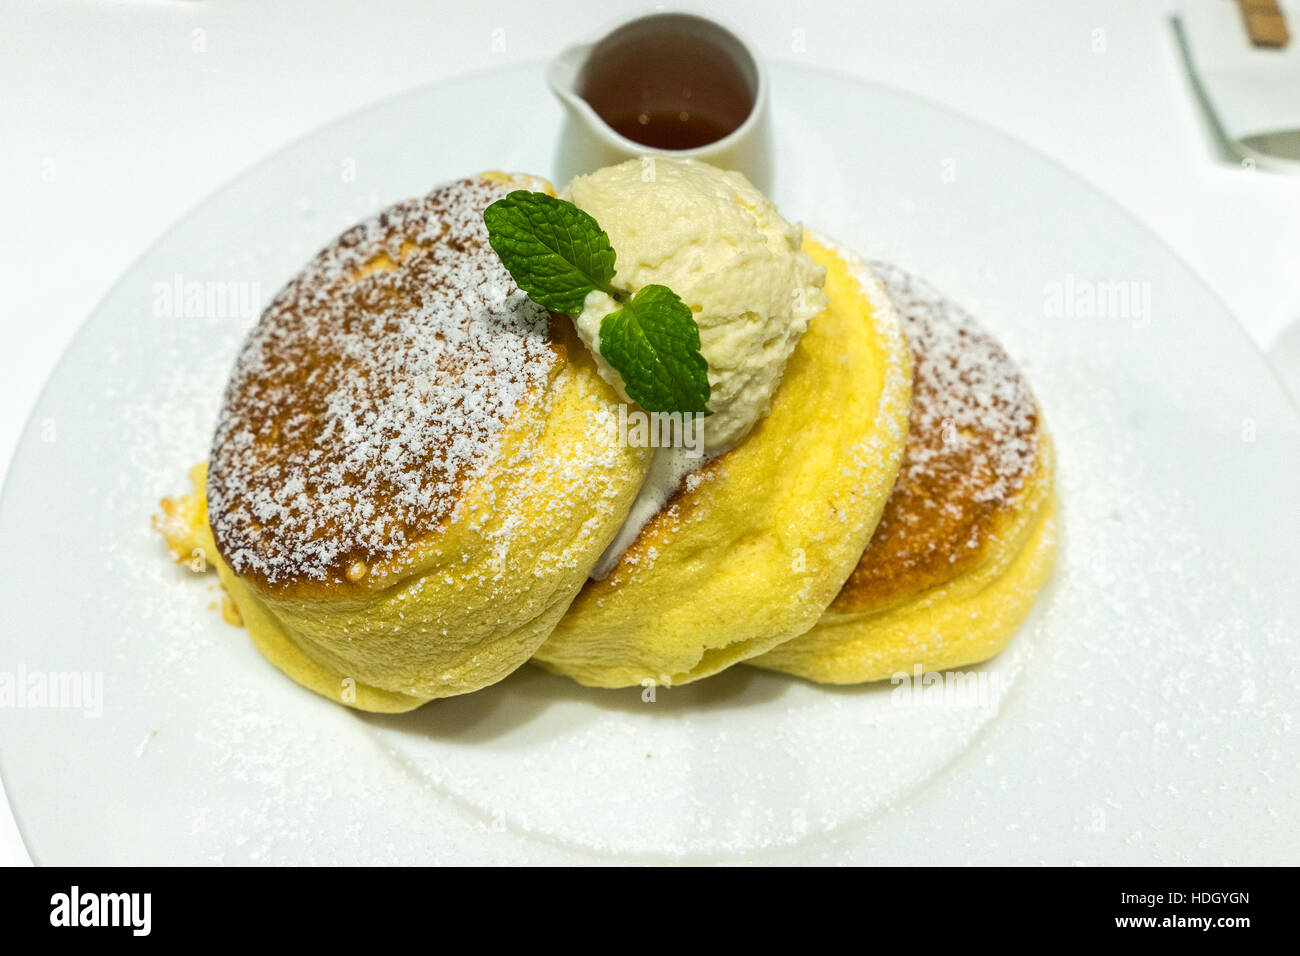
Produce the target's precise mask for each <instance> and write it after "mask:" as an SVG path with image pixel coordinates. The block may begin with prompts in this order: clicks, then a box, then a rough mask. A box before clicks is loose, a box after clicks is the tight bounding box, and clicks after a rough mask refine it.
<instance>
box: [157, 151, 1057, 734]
mask: <svg viewBox="0 0 1300 956" xmlns="http://www.w3.org/2000/svg"><path fill="white" fill-rule="evenodd" d="M517 188H524V189H544V190H545V191H550V187H549V185H547V184H545V183H542V182H541V181H540V180H535V179H531V178H522V177H515V178H511V177H504V176H500V175H497V174H485V175H482V176H477V177H471V178H468V179H465V180H461V181H458V182H455V183H450V184H447V185H445V186H442V187H439V188H437V189H435V190H434V191H433V192H432V193H430V194H429V195H428V196H426V197H423V198H421V199H417V200H411V201H409V202H406V203H401V204H399V205H397V206H394V207H391V208H390V209H388V210H386V211H385V212H383V213H382V214H380V215H379V216H376V217H375V218H373V219H371V220H369V221H367V222H365V223H362V224H360V225H358V226H356V227H354V228H353V229H351V230H349V231H348V232H346V233H344V234H343V235H342V236H340V237H339V238H338V239H337V240H336V241H335V242H334V243H333V244H331V245H330V246H329V247H328V248H326V249H325V250H324V251H322V252H321V253H320V254H319V255H318V256H317V257H316V259H315V260H313V262H312V263H310V264H309V265H308V266H307V267H306V268H305V269H304V270H303V271H302V272H301V273H300V274H299V275H298V276H297V277H295V278H294V279H293V280H292V281H291V282H290V283H289V285H288V286H286V288H285V289H284V290H283V291H282V292H281V293H280V294H279V295H278V296H277V297H276V299H275V300H274V301H273V302H272V303H271V305H270V307H269V308H268V309H267V310H266V313H265V314H264V315H263V317H262V320H261V322H260V323H259V324H258V326H257V328H256V329H255V330H254V332H253V333H252V334H251V336H250V338H249V340H248V342H247V343H246V344H245V346H244V348H243V350H242V352H241V354H240V357H239V359H238V361H237V363H236V367H235V370H234V372H233V374H232V376H231V380H230V384H229V386H228V389H227V392H226V397H225V402H224V405H223V410H222V413H221V416H220V420H219V423H218V426H217V429H216V434H215V436H214V439H213V447H212V454H211V457H210V462H209V464H208V466H207V468H206V470H205V469H204V468H203V466H200V467H199V468H198V469H196V471H195V473H194V475H193V476H192V477H193V479H194V483H195V492H194V493H193V494H192V495H188V496H184V497H181V498H177V499H168V500H166V501H164V503H163V510H164V515H163V516H162V518H161V519H160V521H159V522H158V526H159V529H160V530H161V531H162V532H163V533H164V535H165V536H166V537H167V539H168V542H169V544H170V546H171V549H172V551H173V553H174V554H175V555H176V556H177V557H178V558H179V559H181V560H186V561H189V560H190V559H191V557H192V556H194V555H196V554H199V555H201V556H202V557H203V558H204V559H206V562H207V563H209V564H211V565H213V566H215V567H216V569H217V571H218V573H219V574H220V576H221V580H222V583H223V585H224V586H225V588H226V590H227V591H228V592H229V594H230V596H231V598H232V599H233V601H234V603H235V605H237V607H238V611H239V614H240V616H241V617H242V620H243V623H244V624H245V625H246V626H247V628H248V630H249V633H250V635H251V636H252V639H253V641H254V643H255V644H256V645H257V647H258V649H259V650H260V651H261V652H262V654H263V655H264V656H265V657H266V658H267V659H268V660H269V661H270V662H271V663H273V664H274V665H275V666H277V667H278V668H280V669H281V670H282V671H284V672H285V673H286V674H288V675H289V676H290V677H292V678H293V679H294V680H296V681H298V682H299V683H300V684H302V685H303V686H305V687H307V688H309V689H311V690H313V691H316V692H317V693H320V694H322V695H324V696H327V697H329V698H330V699H332V700H335V701H338V702H341V703H344V704H347V705H350V706H354V707H357V708H360V709H364V710H372V711H402V710H409V709H411V708H413V707H416V706H419V705H420V704H422V703H424V702H426V701H429V700H432V699H434V698H438V697H445V696H450V695H454V694H461V693H466V692H469V691H473V690H476V689H478V688H480V687H484V686H487V685H488V684H491V683H494V682H495V681H498V680H500V679H501V678H503V677H505V676H506V675H507V674H509V673H510V672H511V671H512V670H514V669H515V668H517V667H519V666H521V665H522V664H523V663H525V662H526V661H528V660H529V659H530V658H533V659H535V660H536V661H537V663H539V664H540V665H541V666H543V667H545V668H547V669H548V670H551V671H554V672H557V673H560V674H564V675H567V676H569V677H572V678H573V679H575V680H577V681H579V682H581V683H584V684H589V685H594V686H601V687H622V686H632V685H646V684H656V685H676V684H682V683H686V682H689V681H693V680H698V679H701V678H704V677H707V676H709V675H711V674H714V673H717V672H718V671H720V670H722V669H724V668H726V667H729V666H731V665H733V664H736V663H739V662H742V661H744V662H749V663H752V664H756V665H758V666H761V667H764V668H768V669H774V670H782V671H787V672H789V673H792V674H796V675H799V676H802V677H806V678H810V679H813V680H818V681H827V682H834V683H851V682H857V681H869V680H877V679H881V678H888V677H890V676H891V675H893V674H895V673H897V672H900V671H902V672H908V673H910V672H911V670H912V668H913V666H915V665H918V664H919V665H920V666H923V667H925V668H926V669H935V668H943V667H954V666H963V665H966V664H969V663H973V662H975V661H979V660H983V659H985V658H987V657H989V656H991V655H993V654H996V653H997V652H998V651H999V650H1000V649H1001V648H1002V646H1004V645H1005V643H1006V641H1007V640H1009V638H1010V636H1011V635H1012V633H1014V630H1015V627H1016V626H1017V625H1018V624H1019V622H1020V620H1021V619H1022V618H1023V616H1024V615H1025V614H1026V613H1027V611H1028V609H1029V607H1030V606H1031V604H1032V602H1033V599H1034V595H1035V594H1036V592H1037V590H1038V589H1039V587H1040V586H1041V584H1042V582H1043V581H1044V580H1045V578H1046V575H1047V572H1048V570H1049V569H1050V565H1051V557H1052V553H1053V550H1054V543H1055V525H1054V511H1053V507H1052V500H1053V499H1052V494H1051V487H1052V460H1051V447H1050V443H1049V442H1048V439H1047V436H1046V432H1045V430H1044V429H1043V427H1042V422H1041V413H1040V412H1039V410H1038V408H1037V406H1036V403H1035V402H1034V400H1033V396H1032V394H1031V393H1030V392H1029V389H1028V387H1027V385H1026V384H1025V383H1024V381H1023V379H1022V378H1021V377H1020V375H1019V373H1018V372H1017V371H1016V369H1015V367H1014V366H1013V365H1012V364H1011V363H1010V362H1009V361H1008V360H1007V359H1006V356H1005V355H1004V354H1003V353H1002V352H1001V350H1000V348H999V347H998V346H997V344H996V343H995V342H993V340H992V339H990V338H989V337H988V336H987V335H986V334H985V333H983V332H981V331H980V330H979V329H978V328H977V327H976V326H975V325H974V324H973V322H971V321H970V320H969V318H968V317H966V316H965V315H964V314H963V313H961V312H960V310H958V309H956V307H954V306H952V305H950V304H949V303H947V302H945V301H944V300H943V299H942V298H941V297H939V296H938V295H936V294H935V293H933V292H931V291H930V290H928V289H926V288H925V287H924V286H922V285H920V284H919V283H917V282H916V281H914V280H912V279H910V278H909V277H907V276H905V275H904V274H903V273H901V272H898V271H897V270H892V269H889V268H887V267H876V269H875V271H876V272H877V273H878V274H879V275H880V277H881V278H883V280H884V282H883V284H882V282H881V281H879V280H878V279H877V278H876V277H875V276H874V275H873V270H872V269H871V268H868V267H867V266H866V265H865V264H864V263H862V262H860V261H858V260H856V259H855V258H854V257H853V256H852V255H850V254H848V253H846V252H843V251H841V250H837V249H834V248H833V247H831V246H830V245H829V244H827V243H824V242H818V241H814V240H812V239H809V238H807V237H806V238H805V242H804V249H805V251H806V252H807V253H808V254H809V255H811V256H812V257H813V259H815V260H816V262H817V263H818V264H820V265H821V266H823V267H825V269H826V272H827V277H826V284H825V292H826V295H827V298H828V300H829V305H828V306H827V308H826V309H825V310H824V311H822V312H821V313H820V314H818V315H817V316H816V317H815V318H813V319H812V321H811V322H810V324H809V329H808V331H807V332H806V333H805V334H804V335H803V336H802V338H801V339H800V340H799V343H798V345H797V347H796V348H795V350H794V352H793V354H792V355H791V357H790V359H789V361H788V363H787V365H786V367H785V371H784V374H783V376H782V378H781V380H780V384H779V386H778V388H777V390H776V392H775V393H774V394H773V396H772V399H771V404H770V410H769V412H768V414H767V415H766V416H765V417H764V418H763V419H762V420H761V421H760V422H759V423H758V425H757V426H756V427H755V428H753V430H752V431H751V432H750V433H749V434H748V435H747V436H746V437H744V438H743V439H742V440H741V441H740V442H739V443H738V444H736V445H735V446H734V447H732V448H729V449H727V450H726V451H724V452H723V453H721V454H720V455H718V456H717V457H714V458H712V459H711V460H708V461H707V462H706V463H705V464H703V465H702V467H700V468H699V469H698V470H696V471H695V472H694V473H692V474H690V475H688V476H687V477H686V478H685V479H684V480H682V482H681V484H680V485H679V486H678V487H677V489H676V491H675V493H673V494H672V495H671V496H670V497H669V499H668V500H667V502H666V503H665V504H664V505H663V507H662V508H661V509H660V510H659V512H658V513H657V514H656V515H654V517H652V518H651V519H650V521H649V522H648V523H646V524H645V525H644V526H643V527H641V529H640V531H639V533H638V534H636V535H635V537H634V538H633V539H632V543H631V545H630V546H629V547H628V548H627V550H626V551H625V552H623V553H622V555H621V556H620V557H618V558H617V560H616V561H615V563H614V565H613V570H612V571H611V572H610V573H609V574H608V575H607V576H606V577H604V578H602V579H601V580H590V579H589V574H590V572H591V571H592V569H593V567H594V566H595V565H596V562H597V559H598V558H599V557H600V556H601V554H602V552H603V551H604V549H605V548H606V546H607V545H609V543H610V542H611V541H612V540H613V539H614V538H615V536H616V534H617V532H618V531H619V528H620V526H621V525H622V524H623V522H624V521H625V519H627V517H628V514H629V510H630V508H631V506H632V502H633V500H634V499H635V498H636V496H637V493H638V490H639V488H640V486H641V484H642V482H643V481H644V479H645V476H646V473H647V469H648V468H649V465H650V450H649V449H645V448H635V447H628V446H627V443H626V442H625V441H624V440H622V436H620V435H619V434H618V431H617V428H616V422H617V410H618V405H619V396H618V395H617V394H616V393H615V391H614V390H613V388H611V386H610V385H609V384H607V383H606V382H605V381H604V380H602V378H601V376H600V374H599V373H598V370H597V368H596V365H595V363H594V362H593V359H592V356H591V355H590V353H589V352H588V350H587V349H586V348H585V347H584V346H583V345H582V343H581V342H580V341H579V340H578V339H577V336H576V335H575V334H574V331H573V326H572V323H571V322H570V321H569V320H568V319H567V318H566V317H562V316H557V315H553V314H551V313H548V312H546V311H545V310H543V309H541V308H540V307H538V306H536V305H535V304H533V303H532V302H530V301H529V300H528V299H527V298H526V297H525V296H523V294H522V293H520V291H519V290H518V288H517V287H516V286H515V284H514V282H513V280H512V279H511V277H510V275H509V273H507V272H506V271H505V269H504V267H503V266H502V265H501V263H500V260H499V259H498V258H497V257H496V255H495V253H494V252H493V251H492V250H491V248H490V247H489V246H488V245H487V241H486V234H485V231H484V228H483V222H482V212H483V209H484V208H486V206H487V205H488V204H489V203H491V202H492V201H494V200H495V199H497V198H500V197H501V196H504V195H505V194H506V193H507V192H509V191H510V190H511V189H517ZM914 367H915V373H914V371H913V368H914ZM914 375H915V380H914ZM913 396H915V397H913ZM909 424H910V428H909Z"/></svg>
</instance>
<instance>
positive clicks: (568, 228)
mask: <svg viewBox="0 0 1300 956" xmlns="http://www.w3.org/2000/svg"><path fill="white" fill-rule="evenodd" d="M483 221H484V223H486V225H487V229H488V242H489V243H491V245H492V248H493V249H494V250H496V254H497V255H498V256H500V257H501V261H502V262H503V263H505V267H506V269H508V270H509V272H510V275H511V276H512V277H514V280H515V282H516V283H518V285H519V288H521V289H523V290H524V292H526V293H527V294H528V298H530V299H532V300H533V301H534V302H536V303H537V304H538V305H540V306H543V307H544V308H547V309H550V310H552V311H553V312H567V313H568V314H570V315H576V314H577V313H579V312H581V311H582V303H583V300H585V299H586V298H587V295H588V294H589V293H590V292H592V291H593V290H595V289H601V290H603V291H605V292H608V293H609V294H610V295H615V292H614V290H613V289H612V288H611V287H610V284H609V281H610V279H612V278H614V247H613V246H611V245H610V244H609V236H607V235H606V234H605V232H604V230H603V229H601V228H600V226H599V225H598V224H597V223H596V220H595V219H593V218H591V216H590V215H588V214H587V213H585V212H583V211H582V210H581V209H579V208H578V207H577V206H575V205H574V204H573V203H570V202H565V201H564V200H563V199H556V198H555V197H554V196H548V195H547V194H546V193H537V192H528V191H526V190H523V189H517V190H515V191H514V192H512V193H510V195H508V196H506V197H505V198H504V199H498V200H497V201H496V202H494V203H492V205H490V206H488V207H487V209H485V210H484V211H483Z"/></svg>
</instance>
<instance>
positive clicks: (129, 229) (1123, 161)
mask: <svg viewBox="0 0 1300 956" xmlns="http://www.w3.org/2000/svg"><path fill="white" fill-rule="evenodd" d="M1189 2H1203V3H1222V2H1227V0H1189ZM675 6H677V7H679V8H682V9H688V10H696V11H700V12H704V13H710V14H713V15H715V16H719V17H721V18H723V19H724V20H727V21H729V22H731V23H733V24H736V25H738V26H739V27H740V28H741V29H742V30H743V31H744V32H745V33H746V34H747V35H748V36H749V38H750V39H751V40H752V41H753V42H754V43H755V45H756V46H758V47H759V48H760V50H761V51H763V52H764V53H765V54H766V55H767V56H768V57H770V58H772V59H775V60H783V61H792V62H799V63H803V64H806V65H809V66H815V67H820V68H824V69H828V70H834V71H838V72H843V73H851V74H855V75H859V76H862V77H864V78H868V79H871V80H873V81H876V82H880V83H884V84H888V85H891V86H896V87H901V88H904V89H907V90H910V91H912V92H915V93H919V94H921V95H923V96H926V97H929V98H930V99H932V100H935V101H936V102H939V103H942V104H945V105H947V106H949V107H952V108H955V109H957V110H960V111H962V112H965V113H967V114H969V115H971V116H974V117H976V118H979V119H981V120H983V121H985V122H987V123H989V124H991V125H993V126H996V127H998V128H1000V129H1002V130H1004V131H1006V132H1009V133H1011V134H1012V135H1014V136H1016V137H1018V138H1019V139H1021V140H1023V141H1025V142H1027V143H1029V144H1031V145H1032V146H1035V147H1037V148H1038V149H1039V150H1041V151H1042V152H1044V153H1046V154H1047V155H1049V156H1051V157H1053V158H1054V159H1056V160H1057V161H1059V162H1061V163H1062V164H1064V165H1065V166H1067V167H1068V168H1070V169H1072V170H1074V171H1075V172H1076V173H1078V174H1079V175H1080V176H1081V177H1083V178H1084V179H1086V180H1088V181H1089V182H1091V183H1092V184H1094V185H1096V186H1098V187H1099V188H1100V189H1102V190H1103V191H1105V192H1107V193H1109V194H1110V195H1111V196H1112V197H1113V198H1114V199H1116V200H1117V201H1118V202H1119V203H1120V204H1121V205H1123V206H1125V207H1127V208H1128V209H1129V210H1130V211H1131V212H1132V213H1133V214H1134V215H1136V216H1137V217H1138V218H1139V219H1140V220H1141V221H1143V222H1144V223H1145V224H1147V225H1148V226H1149V227H1150V228H1151V229H1153V230H1154V231H1155V232H1156V233H1157V234H1158V235H1159V236H1160V237H1161V238H1163V240H1164V241H1165V242H1166V243H1168V244H1169V245H1170V246H1171V247H1172V248H1173V249H1175V250H1176V251H1177V252H1178V253H1179V254H1180V255H1181V256H1182V257H1183V258H1184V259H1186V260H1187V262H1188V263H1190V264H1191V266H1192V267H1193V268H1194V269H1195V270H1196V271H1197V272H1199V273H1200V274H1201V275H1202V276H1203V277H1204V279H1205V280H1206V282H1207V283H1208V284H1209V286H1210V287H1211V288H1212V289H1214V290H1215V291H1216V292H1217V293H1218V294H1219V295H1220V296H1221V297H1222V298H1223V300H1224V301H1225V302H1226V303H1227V305H1228V307H1229V309H1230V310H1231V311H1232V312H1233V313H1234V314H1235V315H1236V316H1237V317H1238V319H1239V321H1240V322H1241V323H1242V325H1243V326H1244V327H1245V328H1246V330H1247V331H1248V332H1249V333H1250V335H1251V336H1252V337H1253V338H1254V339H1255V341H1256V342H1257V343H1258V344H1259V346H1260V348H1261V349H1262V350H1265V351H1267V350H1268V349H1269V348H1270V347H1271V346H1272V345H1273V344H1274V343H1275V341H1276V340H1277V339H1278V337H1279V335H1280V334H1282V333H1283V331H1284V330H1285V329H1286V328H1287V327H1288V326H1290V325H1291V324H1292V323H1293V322H1295V321H1296V320H1297V318H1300V242H1298V241H1297V239H1300V227H1298V226H1297V223H1300V177H1297V178H1288V177H1283V176H1278V175H1273V174H1268V173H1263V172H1252V171H1249V170H1244V169H1242V168H1241V167H1240V166H1239V165H1238V164H1236V163H1234V162H1233V161H1231V160H1230V159H1227V158H1225V157H1224V156H1223V155H1222V154H1221V152H1220V151H1219V150H1218V149H1217V147H1216V145H1215V143H1214V141H1213V139H1212V136H1211V133H1210V132H1209V128H1208V126H1207V125H1206V123H1205V121H1204V119H1203V117H1202V116H1201V114H1200V110H1199V107H1198V106H1197V105H1196V103H1195V101H1194V100H1193V99H1192V96H1191V94H1190V88H1189V85H1188V82H1187V79H1186V77H1185V75H1184V72H1183V69H1182V66H1181V62H1180V60H1179V58H1178V54H1177V50H1176V47H1175V45H1174V41H1173V37H1172V33H1171V31H1170V28H1169V24H1168V16H1169V14H1170V12H1171V11H1172V10H1173V9H1174V7H1175V0H1089V2H1083V0H1074V2H1065V0H1056V2H1053V3H1042V2H1039V0H981V2H978V3H974V2H968V0H967V2H963V0H908V2H906V3H900V2H898V0H851V2H826V0H803V2H800V3H790V2H788V0H780V2H771V0H768V2H762V3H755V2H752V0H751V2H747V3H744V4H741V3H739V2H733V3H731V4H727V3H714V2H704V3H701V2H692V0H686V2H683V3H680V4H676V5H675ZM648 8H649V7H648V5H647V4H641V3H629V4H623V3H619V2H617V0H566V2H564V3H551V4H538V3H522V2H517V0H495V2H477V3H464V2H459V3H447V2H436V0H434V2H431V0H388V2H383V0H376V2H374V3H364V4H363V3H355V2H351V0H277V2H275V3H267V2H264V0H262V2H258V0H211V2H199V0H4V3H3V5H2V6H0V90H4V94H3V95H2V96H0V129H3V130H4V131H5V135H4V137H3V140H4V146H3V148H2V149H0V210H2V211H3V224H4V227H5V228H4V229H3V231H2V232H0V290H2V291H3V295H4V302H5V307H4V310H3V312H2V313H0V316H2V317H0V322H3V323H4V337H5V338H4V341H5V343H6V347H5V348H3V349H0V462H4V463H5V467H6V468H7V463H8V461H9V459H10V457H11V456H12V454H13V452H14V450H15V448H16V446H17V442H18V440H19V435H20V433H21V430H22V427H23V424H24V422H25V421H26V419H27V417H28V416H29V415H30V414H31V413H32V411H33V410H34V409H35V408H37V407H38V397H39V392H40V389H41V386H42V384H43V383H44V381H45V379H46V377H47V376H48V374H49V373H50V370H51V369H52V368H53V366H54V364H55V362H56V361H57V360H58V357H59V355H60V353H61V352H62V351H63V348H64V346H65V345H66V344H67V343H68V341H69V340H70V339H71V337H72V335H73V334H74V333H75V332H76V330H77V328H78V326H79V325H80V324H81V322H82V320H83V319H84V318H85V317H86V316H87V314H88V313H89V312H90V311H91V310H92V309H93V308H94V306H95V304H96V303H97V302H98V301H99V299H100V298H101V297H102V296H103V295H104V294H105V293H106V292H107V291H108V289H109V288H110V287H111V286H112V284H113V282H114V281H115V280H116V279H117V278H118V276H119V275H120V274H121V273H122V272H123V271H125V270H126V268H127V267H128V266H129V265H130V264H131V263H132V262H133V261H134V260H135V259H136V257H137V256H139V255H140V253H141V252H143V251H144V249H145V248H146V247H147V246H148V245H149V244H150V243H151V242H152V241H153V240H154V239H155V238H157V237H158V236H159V235H160V234H161V233H162V232H163V231H164V230H165V229H166V228H167V227H168V226H169V225H171V223H172V222H173V221H175V220H176V219H177V218H178V217H179V216H181V215H182V214H183V213H185V212H186V211H187V210H188V209H190V208H191V207H192V206H194V205H195V204H196V203H199V202H200V201H202V200H203V199H204V198H205V197H206V196H208V195H209V194H210V193H211V192H212V191H213V190H214V189H216V188H217V187H218V186H220V185H221V184H222V183H224V182H226V181H227V180H228V179H230V178H231V177H232V176H234V175H235V174H237V173H238V172H240V171H241V170H243V169H245V168H246V167H248V166H249V165H251V164H252V163H254V162H256V161H257V160H259V159H261V158H263V157H264V156H266V155H268V154H270V153H272V152H274V151H275V150H276V149H278V148H279V147H280V146H282V145H283V144H285V143H287V142H289V141H290V140H293V139H295V138H296V137H298V136H299V135H301V134H302V133H305V132H307V131H309V130H311V129H313V128H315V127H317V126H320V125H321V124H324V123H327V122H329V121H330V120H333V119H335V118H336V117H338V116H340V115H341V114H343V113H346V112H349V111H351V110H354V109H357V108H358V107H362V106H365V105H366V104H368V103H372V102H375V101H377V100H380V99H383V98H385V97H388V96H390V95H392V94H394V93H398V92H401V91H404V90H408V89H411V88H413V87H417V86H420V85H422V84H426V83H430V82H433V81H436V80H439V79H442V78H444V77H449V76H454V75H457V74H462V73H466V72H469V71H473V70H482V69H490V68H492V67H496V66H500V65H505V64H509V63H516V62H523V61H528V60H535V59H539V58H545V57H548V56H550V55H551V54H552V53H554V52H556V51H558V50H559V49H560V48H561V47H562V46H564V45H566V44H568V43H570V42H573V41H574V40H577V39H585V38H588V36H590V35H593V34H598V33H600V32H602V31H603V29H604V27H606V26H607V25H609V24H610V23H611V22H612V21H614V20H616V19H620V18H622V17H623V16H624V15H628V14H632V13H636V12H641V11H645V10H647V9H648ZM1298 28H1300V24H1297V25H1293V30H1295V29H1298ZM196 31H201V32H196ZM799 31H802V32H799ZM799 37H802V38H804V44H803V47H802V48H801V49H800V48H797V47H798V44H796V42H795V41H796V39H797V38H799ZM197 47H202V48H203V49H202V50H201V51H200V50H197V49H196V48H197ZM845 121H846V122H852V117H846V118H845ZM467 135H472V132H471V131H467ZM16 666H17V662H12V661H4V660H0V669H13V668H15V667H16ZM3 719H4V716H3V712H2V711H0V722H2V721H3ZM0 726H2V725H0ZM2 744H3V733H2V731H0V745H2ZM2 803H3V801H0V804H2ZM26 862H27V854H26V851H25V850H24V848H23V846H22V842H21V840H20V839H19V838H18V835H17V832H16V830H15V828H14V826H13V823H12V819H11V817H10V815H9V812H8V806H7V804H3V805H0V863H5V864H21V863H26Z"/></svg>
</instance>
